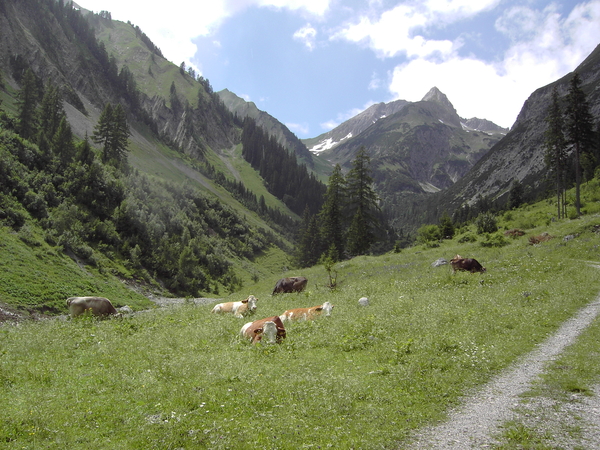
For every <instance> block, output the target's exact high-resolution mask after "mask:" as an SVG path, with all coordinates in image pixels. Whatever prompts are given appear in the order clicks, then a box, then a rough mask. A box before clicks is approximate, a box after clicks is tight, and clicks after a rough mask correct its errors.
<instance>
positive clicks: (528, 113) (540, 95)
mask: <svg viewBox="0 0 600 450" xmlns="http://www.w3.org/2000/svg"><path fill="white" fill-rule="evenodd" d="M576 72H577V73H579V75H580V77H581V80H582V89H583V90H584V92H585V93H586V96H587V100H588V102H589V105H590V110H591V112H592V114H593V115H594V117H595V118H596V120H597V121H598V120H600V46H598V47H596V49H595V50H594V51H593V52H592V53H591V54H590V56H589V57H588V58H586V60H585V61H583V62H582V63H581V64H580V66H579V67H578V68H577V69H576ZM572 76H573V74H572V73H571V74H568V75H566V76H565V77H563V78H561V79H559V80H557V81H555V82H554V83H552V84H549V85H548V86H544V87H542V88H540V89H538V90H536V91H535V92H533V93H532V94H531V96H530V97H529V98H528V99H527V101H526V102H525V104H524V105H523V108H522V109H521V112H520V113H519V115H518V117H517V120H516V122H515V124H514V125H513V127H512V129H511V130H510V132H509V133H508V134H507V135H506V137H505V138H504V139H502V140H501V141H500V142H498V143H497V144H496V145H495V146H494V147H493V148H492V149H491V150H490V151H489V152H488V153H487V154H486V155H485V156H484V157H483V158H482V159H481V160H480V161H479V162H478V163H477V164H476V165H475V166H474V167H473V168H472V169H471V171H470V172H469V173H468V175H466V176H465V177H464V178H463V179H461V180H460V181H459V182H457V183H456V185H454V186H452V188H450V189H449V190H448V192H446V193H444V195H443V200H442V203H444V204H448V205H452V206H449V207H448V208H449V209H451V210H452V209H455V208H456V207H458V206H460V205H461V204H464V203H469V204H472V203H474V202H475V201H476V200H477V198H478V197H479V196H484V197H489V198H490V199H498V198H503V197H505V196H506V195H507V194H508V191H509V190H510V186H511V184H512V182H513V180H518V181H520V182H521V183H522V184H523V185H524V186H525V188H526V189H527V190H528V191H529V192H531V194H532V195H533V194H535V193H536V192H540V191H543V190H544V186H545V176H546V164H545V162H544V154H545V148H544V133H545V130H546V122H545V119H546V116H547V113H548V108H549V106H550V104H551V100H552V90H553V89H554V87H556V88H557V90H558V93H559V96H560V97H563V98H564V97H565V96H566V95H567V92H568V89H569V82H570V80H571V78H572Z"/></svg>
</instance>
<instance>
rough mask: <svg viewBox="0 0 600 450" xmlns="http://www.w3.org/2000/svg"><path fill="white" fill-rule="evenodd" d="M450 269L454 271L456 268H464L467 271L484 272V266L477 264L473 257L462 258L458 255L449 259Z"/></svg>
mask: <svg viewBox="0 0 600 450" xmlns="http://www.w3.org/2000/svg"><path fill="white" fill-rule="evenodd" d="M450 265H451V266H452V271H453V273H455V272H456V271H457V270H465V271H467V272H471V273H475V272H481V273H483V272H485V267H483V266H482V265H481V264H479V261H477V260H476V259H473V258H463V257H462V256H460V255H456V256H455V257H454V258H452V259H451V260H450Z"/></svg>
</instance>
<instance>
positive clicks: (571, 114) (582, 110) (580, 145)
mask: <svg viewBox="0 0 600 450" xmlns="http://www.w3.org/2000/svg"><path fill="white" fill-rule="evenodd" d="M592 120H593V119H592V114H591V113H590V107H589V104H588V101H587V99H586V97H585V93H584V92H583V90H582V89H581V78H580V77H579V74H578V73H577V72H576V73H575V75H574V76H573V78H571V82H570V85H569V92H568V94H567V109H566V135H567V142H568V143H569V144H571V145H572V146H573V156H574V159H575V208H576V209H577V215H578V216H579V215H581V195H580V185H581V161H582V156H583V155H584V154H585V156H586V158H587V157H589V155H590V153H591V150H592V145H593V144H592V143H593V122H592Z"/></svg>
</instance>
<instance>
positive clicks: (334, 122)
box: [320, 101, 375, 131]
mask: <svg viewBox="0 0 600 450" xmlns="http://www.w3.org/2000/svg"><path fill="white" fill-rule="evenodd" d="M374 104H375V102H373V101H368V102H367V103H365V105H364V106H363V107H362V108H351V109H349V110H348V111H346V112H343V113H339V114H338V115H337V117H336V118H335V119H331V120H327V121H326V122H322V123H321V124H320V126H321V128H322V129H323V130H326V131H329V130H332V129H333V128H335V127H337V126H338V125H340V124H341V123H343V122H345V121H346V120H348V119H351V118H353V117H354V116H356V115H358V114H360V113H361V112H363V111H364V110H365V109H367V108H368V107H369V106H372V105H374Z"/></svg>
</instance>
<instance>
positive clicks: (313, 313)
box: [279, 302, 333, 322]
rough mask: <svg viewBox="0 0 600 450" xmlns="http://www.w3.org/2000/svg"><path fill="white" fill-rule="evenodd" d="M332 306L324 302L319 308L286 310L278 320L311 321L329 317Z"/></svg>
mask: <svg viewBox="0 0 600 450" xmlns="http://www.w3.org/2000/svg"><path fill="white" fill-rule="evenodd" d="M332 309H333V305H332V304H331V303H329V302H325V303H323V304H322V305H319V306H313V307H311V308H296V309H288V310H287V311H286V312H284V313H283V314H282V315H280V316H279V318H280V319H281V320H282V321H284V322H285V321H286V320H289V321H292V320H313V319H316V318H317V317H319V316H321V315H325V316H330V315H331V310H332Z"/></svg>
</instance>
